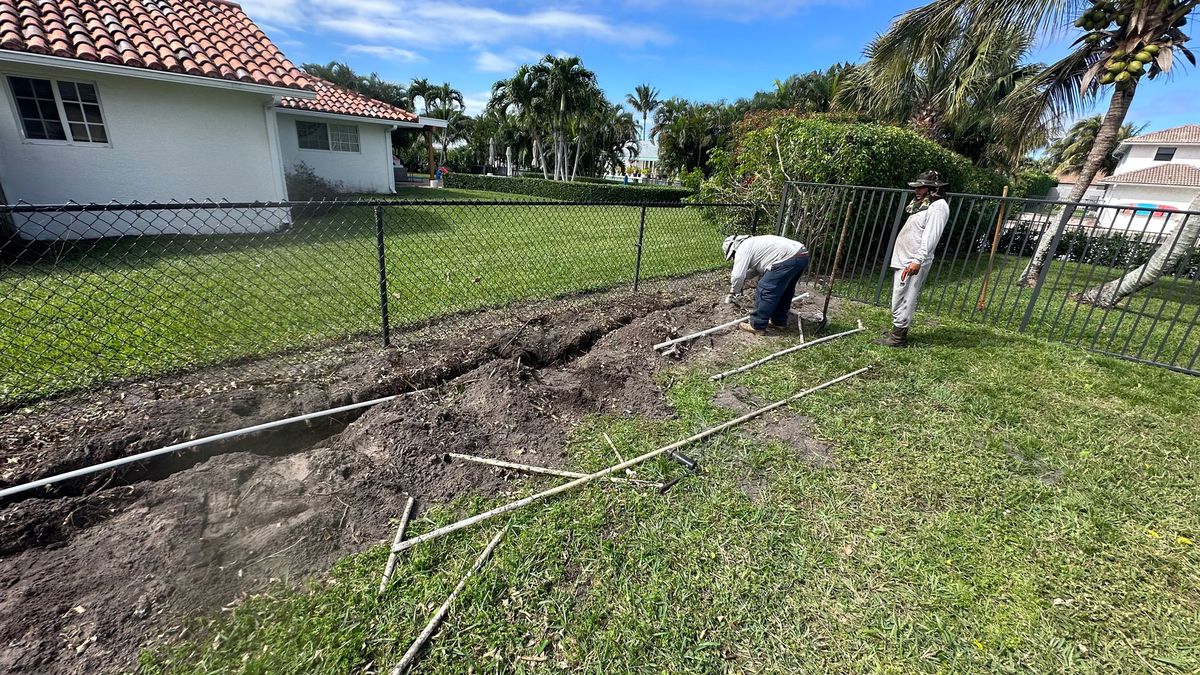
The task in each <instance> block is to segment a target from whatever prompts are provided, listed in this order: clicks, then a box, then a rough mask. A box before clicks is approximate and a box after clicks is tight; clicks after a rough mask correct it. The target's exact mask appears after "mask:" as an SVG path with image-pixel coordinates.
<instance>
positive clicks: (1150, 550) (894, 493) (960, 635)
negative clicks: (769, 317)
mask: <svg viewBox="0 0 1200 675" xmlns="http://www.w3.org/2000/svg"><path fill="white" fill-rule="evenodd" d="M857 316H861V317H862V318H864V319H865V320H866V321H868V322H869V324H871V325H875V326H879V325H884V324H885V323H886V316H885V314H884V312H883V311H882V310H878V309H872V308H861V307H859V306H855V305H851V306H848V307H846V308H845V309H844V310H843V314H842V315H841V316H839V317H838V325H835V326H833V327H832V328H831V329H830V330H831V331H833V330H841V329H844V328H845V327H846V326H848V325H850V324H851V322H852V321H853V320H854V319H855V318H857ZM926 325H927V324H926ZM917 337H918V339H919V346H917V347H914V348H911V349H908V350H898V351H892V350H885V349H883V348H880V347H875V346H873V345H871V344H870V339H871V338H870V336H868V335H866V334H860V335H857V336H853V337H851V338H847V339H845V340H842V341H838V342H834V343H830V344H828V345H825V346H822V347H817V348H814V349H813V350H806V351H802V352H799V353H797V354H795V355H792V356H790V357H786V358H784V359H779V360H777V361H774V362H772V363H770V364H768V365H766V366H763V367H761V368H759V369H757V370H755V371H752V372H750V373H747V374H743V375H740V376H738V377H736V378H731V380H728V381H726V382H724V383H723V384H722V385H720V386H725V387H732V386H737V385H743V386H746V387H748V388H750V390H751V391H753V392H754V393H755V394H756V395H757V396H758V397H760V398H761V399H762V400H764V401H772V400H777V399H779V398H782V397H785V396H787V395H789V394H791V393H793V392H795V391H798V390H800V389H802V388H806V387H809V386H812V385H815V384H817V383H819V382H822V381H824V380H826V379H829V378H831V377H833V376H836V375H839V374H842V373H845V372H848V371H850V370H853V369H856V368H858V367H860V366H863V365H867V364H871V365H874V366H875V368H874V370H872V371H871V372H870V373H868V374H867V375H865V376H863V377H860V378H857V379H854V380H851V381H849V382H847V383H844V384H842V385H837V386H835V387H833V388H830V389H828V390H825V391H823V392H820V393H818V394H816V395H813V396H810V397H808V398H806V399H804V400H802V401H801V402H798V403H795V404H793V405H792V406H791V414H796V415H804V416H807V417H810V418H811V419H812V424H813V430H814V433H815V435H816V436H818V437H819V438H820V439H821V440H823V441H826V442H828V443H830V444H832V445H833V447H834V458H835V462H836V465H835V466H834V467H832V468H820V467H817V466H814V465H813V464H810V463H808V462H806V461H805V460H804V459H803V458H801V457H799V456H798V455H797V453H796V451H795V450H793V449H791V448H788V447H784V446H781V445H779V444H776V443H767V442H761V441H760V440H758V439H756V438H753V437H745V436H743V435H741V434H738V433H736V432H727V433H725V434H723V435H720V436H717V437H714V438H713V439H711V440H710V441H709V442H707V443H706V444H704V445H703V446H699V447H693V448H692V449H691V450H690V452H691V454H694V455H696V456H698V457H699V458H700V459H701V460H702V462H703V464H704V467H705V474H704V475H703V476H702V477H699V478H692V479H688V480H686V481H684V482H683V483H681V484H679V485H678V486H676V488H675V489H674V490H673V491H672V492H671V493H669V494H668V495H667V496H659V495H657V494H638V493H635V492H630V491H626V490H615V489H608V488H604V487H594V488H585V489H584V490H583V491H581V492H580V493H575V494H571V495H567V496H565V497H562V498H559V499H557V500H554V501H551V502H547V503H544V504H541V505H535V506H533V507H531V508H528V509H526V510H524V511H521V512H518V513H517V514H514V515H513V516H512V518H511V521H503V520H502V521H500V522H494V523H490V524H487V525H484V526H481V527H479V528H478V529H474V530H468V531H466V532H464V533H459V534H455V535H451V536H449V537H445V538H442V539H438V540H435V541H433V542H429V543H427V544H423V545H420V546H418V547H417V548H416V549H414V550H413V551H412V554H411V555H405V556H402V557H401V562H400V566H399V568H398V570H397V573H396V576H395V579H396V582H395V584H394V585H393V586H392V587H391V589H390V591H389V593H388V594H387V595H386V596H385V597H384V598H383V599H382V600H380V601H377V600H376V599H375V588H376V586H377V584H378V579H379V574H380V572H381V570H382V568H383V564H384V559H385V558H386V547H385V546H378V547H376V548H374V549H372V550H370V551H369V552H367V553H364V554H361V555H358V556H354V557H351V558H349V559H346V560H345V561H343V562H342V563H341V564H339V565H338V566H337V567H336V568H335V569H334V570H333V572H332V575H331V577H330V579H328V580H326V579H318V580H315V581H313V582H312V583H311V585H310V586H309V587H308V590H307V591H304V592H293V591H288V590H285V589H284V588H282V587H279V588H276V589H275V590H272V591H270V592H267V593H264V594H262V595H259V596H255V597H253V598H250V599H248V600H246V601H245V602H243V603H241V605H240V606H239V607H237V608H236V609H234V610H233V611H229V612H223V613H221V614H220V615H219V616H215V617H212V618H198V619H197V624H198V625H197V626H196V627H195V629H194V630H193V631H191V632H189V633H188V638H187V639H186V640H185V641H184V642H181V643H176V644H173V645H170V646H168V647H163V648H159V649H157V650H154V651H149V652H146V653H144V654H143V655H142V664H143V665H144V666H145V667H146V669H147V671H148V672H154V673H214V672H222V673H226V672H229V673H268V672H269V673H301V672H303V673H343V672H350V671H352V670H355V669H358V668H361V667H362V666H363V665H365V664H366V663H368V662H371V661H373V662H375V663H376V664H377V665H378V666H379V670H380V671H381V672H385V671H384V669H386V668H390V667H391V666H392V665H393V664H394V663H395V662H396V660H397V659H398V658H399V656H400V654H402V653H403V652H404V651H405V649H406V648H407V647H408V644H409V643H410V642H411V640H412V639H413V638H414V636H415V635H416V634H417V633H418V632H419V631H420V629H421V627H422V626H423V624H424V622H425V620H426V619H427V617H428V615H429V614H430V612H431V611H432V610H433V608H435V607H436V606H437V605H438V604H439V603H440V602H441V601H442V600H443V599H444V598H445V596H446V595H447V593H448V592H449V590H450V588H451V587H452V586H453V585H454V584H455V582H456V581H457V579H458V577H459V576H460V575H461V574H462V572H463V571H464V570H465V569H466V568H467V567H468V566H469V565H470V563H471V561H472V560H473V558H474V556H475V555H476V554H477V552H478V551H479V550H480V549H481V548H482V546H483V544H484V542H485V541H486V540H487V539H488V538H489V537H490V536H491V535H492V533H493V532H495V530H496V528H498V527H500V526H502V525H503V524H504V523H505V522H507V523H508V524H509V525H510V527H511V530H510V532H509V535H508V536H507V538H506V540H505V541H504V542H502V544H501V546H500V548H499V549H498V550H497V551H496V555H495V556H494V557H493V559H492V561H491V562H490V563H489V564H488V565H487V567H486V568H485V569H484V571H483V572H482V573H481V575H480V576H478V577H477V578H476V579H475V580H474V581H472V582H471V583H469V584H468V585H467V587H466V590H465V591H464V594H463V595H462V596H461V597H460V599H459V602H458V603H457V605H456V606H455V607H454V609H453V610H452V612H451V614H450V616H449V618H448V620H447V621H446V623H445V624H444V625H443V626H442V628H441V630H440V631H439V632H438V634H437V635H436V636H435V637H434V638H433V640H432V644H431V648H430V650H429V651H428V653H427V655H426V656H425V657H424V659H423V661H422V662H421V663H420V665H419V667H418V669H417V672H420V673H447V674H450V673H455V674H457V673H465V672H476V673H495V672H515V673H532V672H547V673H549V672H564V671H566V672H589V673H624V672H636V673H663V672H670V673H714V672H737V673H751V672H754V673H759V672H769V673H827V672H838V673H866V672H875V673H913V672H929V673H968V672H971V673H997V672H999V673H1004V672H1037V673H1056V672H1079V673H1117V672H1120V673H1182V672H1196V670H1197V669H1200V551H1198V549H1197V546H1196V542H1197V541H1200V500H1198V499H1197V498H1196V495H1197V494H1200V446H1197V444H1196V438H1197V437H1198V436H1200V416H1198V415H1197V414H1196V411H1197V409H1198V406H1200V379H1197V378H1193V377H1188V376H1185V375H1181V374H1177V373H1172V372H1169V371H1167V370H1163V369H1156V368H1151V367H1148V366H1140V365H1137V364H1132V363H1128V362H1124V361H1118V360H1115V359H1111V358H1108V357H1104V356H1098V355H1093V354H1089V353H1087V352H1084V351H1081V350H1077V349H1074V348H1071V347H1067V346H1061V345H1055V344H1051V343H1047V342H1044V341H1041V340H1038V339H1035V338H1031V337H1027V336H1015V335H1012V334H1011V333H1006V332H998V331H995V330H994V329H991V328H989V327H985V326H979V325H975V324H968V323H963V322H957V321H953V320H945V321H942V322H941V323H940V324H939V325H938V326H937V327H923V328H921V329H920V331H919V332H918V334H917ZM791 339H793V338H790V337H788V338H776V339H772V340H770V341H764V343H763V346H762V347H760V348H758V349H756V350H753V351H752V352H751V353H746V354H730V355H728V357H727V362H726V363H721V364H714V365H712V366H711V370H717V369H721V368H723V366H726V365H732V364H739V363H743V362H746V361H748V360H750V359H751V358H753V357H755V356H757V355H759V354H761V353H765V352H766V351H768V350H769V349H774V348H778V347H779V346H782V345H783V344H787V343H788V342H789V341H790V340H791ZM709 372H710V370H708V369H698V370H696V369H693V370H681V371H678V372H675V373H672V374H671V375H670V376H669V377H667V378H665V380H664V383H665V384H666V385H667V386H668V388H669V397H670V400H671V401H672V403H673V405H674V407H675V410H676V412H677V414H678V419H677V420H673V421H669V422H658V421H649V420H645V419H639V418H609V417H603V418H600V417H598V418H594V419H592V420H591V421H590V422H589V423H587V424H586V425H585V426H584V428H582V429H580V430H578V431H577V433H575V434H574V436H573V439H572V441H571V443H570V445H569V448H568V450H569V457H570V462H571V464H572V465H573V466H575V467H578V468H580V469H596V468H599V467H603V466H606V465H608V464H610V463H611V462H612V458H611V452H610V451H609V450H608V449H607V446H606V445H605V442H604V441H603V438H602V435H601V434H602V433H603V432H608V433H609V434H610V435H612V436H613V438H614V440H616V441H617V443H618V444H620V445H621V446H622V449H623V451H624V452H625V453H626V456H630V455H634V454H636V453H638V452H642V451H646V450H649V449H651V448H654V447H657V446H659V445H662V444H664V443H667V442H670V441H673V440H676V439H679V438H682V437H685V436H687V435H689V434H691V433H694V432H696V431H699V430H701V429H703V428H706V427H709V426H711V425H713V424H716V423H719V422H721V421H723V420H727V419H730V418H731V417H732V416H733V415H734V413H731V412H729V411H726V410H723V409H719V408H715V407H713V405H712V404H711V403H710V400H711V398H712V397H713V395H714V394H715V392H716V391H717V390H718V386H719V385H716V384H714V383H710V382H709V381H708V379H707V375H708V374H709ZM677 470H678V469H677V467H676V466H674V465H671V464H669V463H668V462H666V461H661V462H653V463H651V464H649V465H647V466H645V467H644V468H642V469H641V471H640V473H641V475H642V476H643V477H654V476H657V475H664V476H665V475H674V474H675V473H676V472H677ZM748 482H752V483H755V484H757V485H758V486H759V489H760V492H759V494H758V495H757V498H756V499H750V498H749V497H748V496H747V494H746V493H745V492H744V491H743V489H742V487H740V486H741V485H744V484H746V483H748ZM539 484H541V483H539ZM488 505H489V504H487V503H482V502H480V501H478V500H468V501H463V502H461V503H458V504H454V505H451V506H450V507H448V508H441V509H435V510H433V511H431V512H429V513H428V514H426V515H425V516H424V517H422V518H421V519H420V520H419V521H417V522H416V523H415V524H414V527H413V528H412V533H413V534H417V533H420V532H423V531H428V530H430V529H432V528H434V527H436V526H438V525H442V524H445V523H448V522H450V521H451V520H454V519H455V518H456V517H459V516H462V515H465V514H466V513H468V512H472V511H476V510H480V509H482V508H483V507H485V506H488ZM385 534H387V533H379V536H380V537H381V538H383V537H384V536H385ZM387 536H388V538H389V540H390V535H387Z"/></svg>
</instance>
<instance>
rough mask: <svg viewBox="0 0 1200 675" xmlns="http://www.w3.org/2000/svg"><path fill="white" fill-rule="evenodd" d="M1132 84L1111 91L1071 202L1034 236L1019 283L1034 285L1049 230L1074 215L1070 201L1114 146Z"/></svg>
mask: <svg viewBox="0 0 1200 675" xmlns="http://www.w3.org/2000/svg"><path fill="white" fill-rule="evenodd" d="M1136 88H1137V85H1136V84H1132V85H1130V86H1129V87H1128V88H1126V89H1119V88H1118V89H1116V90H1115V91H1113V95H1112V99H1111V100H1110V101H1109V103H1108V112H1106V113H1105V114H1104V121H1103V122H1101V123H1100V130H1099V131H1098V132H1096V140H1095V142H1094V143H1092V150H1091V152H1089V153H1088V156H1087V159H1086V160H1084V162H1083V168H1081V169H1080V170H1079V177H1078V179H1076V181H1075V187H1073V188H1071V194H1070V195H1068V196H1067V201H1068V202H1071V204H1072V205H1071V206H1066V207H1063V212H1062V215H1061V216H1060V217H1059V219H1058V225H1057V229H1056V230H1050V229H1049V228H1047V229H1046V231H1045V232H1044V233H1042V237H1041V239H1039V240H1038V246H1037V250H1035V251H1034V252H1033V257H1032V258H1030V259H1029V265H1027V266H1026V267H1025V271H1024V272H1022V273H1021V280H1020V283H1021V285H1023V286H1025V287H1026V288H1032V287H1033V286H1035V285H1037V280H1038V278H1039V277H1040V276H1041V273H1042V268H1043V267H1044V266H1045V265H1046V259H1047V258H1048V257H1049V256H1050V255H1051V253H1052V252H1051V251H1050V242H1051V241H1052V240H1053V239H1054V237H1053V236H1052V235H1053V233H1054V232H1055V231H1057V230H1058V229H1062V228H1064V227H1066V224H1067V223H1068V222H1069V221H1070V220H1071V218H1072V217H1073V216H1074V215H1075V206H1074V204H1078V203H1079V202H1081V201H1083V196H1084V195H1085V194H1087V191H1088V188H1089V187H1091V185H1092V179H1093V178H1095V177H1096V174H1097V173H1098V172H1099V171H1100V166H1101V165H1102V164H1103V163H1104V159H1105V158H1106V157H1108V154H1109V153H1110V152H1112V151H1113V148H1115V147H1116V145H1117V135H1118V134H1119V133H1120V132H1121V125H1122V124H1123V123H1124V122H1125V115H1126V114H1127V113H1128V112H1129V104H1130V103H1132V102H1133V92H1134V90H1135V89H1136Z"/></svg>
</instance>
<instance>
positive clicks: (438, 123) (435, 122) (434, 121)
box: [413, 117, 450, 129]
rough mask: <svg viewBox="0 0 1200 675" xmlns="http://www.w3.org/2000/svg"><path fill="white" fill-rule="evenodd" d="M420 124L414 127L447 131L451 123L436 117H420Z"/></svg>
mask: <svg viewBox="0 0 1200 675" xmlns="http://www.w3.org/2000/svg"><path fill="white" fill-rule="evenodd" d="M418 119H419V123H418V124H415V125H413V126H417V127H433V128H435V129H445V128H446V126H447V125H449V124H450V123H449V122H447V121H446V120H441V119H438V118H436V117H420V118H418Z"/></svg>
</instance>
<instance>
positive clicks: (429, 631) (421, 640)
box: [392, 528, 508, 675]
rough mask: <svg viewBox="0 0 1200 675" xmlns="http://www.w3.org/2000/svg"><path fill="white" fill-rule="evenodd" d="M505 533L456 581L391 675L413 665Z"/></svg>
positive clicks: (495, 539)
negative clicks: (452, 605)
mask: <svg viewBox="0 0 1200 675" xmlns="http://www.w3.org/2000/svg"><path fill="white" fill-rule="evenodd" d="M507 531H508V528H504V529H502V530H500V531H499V532H497V533H496V536H494V537H492V540H491V541H489V542H488V545H487V547H486V548H484V549H483V552H482V553H480V554H479V557H478V558H476V559H475V564H474V565H472V566H471V569H469V570H467V573H466V574H464V575H463V578H461V579H459V580H458V585H457V586H455V587H454V590H453V591H450V597H448V598H446V601H445V602H443V603H442V606H441V607H439V608H438V611H437V613H436V614H434V615H433V617H432V618H430V619H429V623H428V624H426V625H425V630H423V631H421V634H420V635H418V636H417V639H416V641H415V642H413V643H412V646H411V647H409V648H408V651H407V652H404V656H403V657H402V658H401V659H400V663H397V664H396V667H395V668H393V669H392V675H400V674H401V673H403V672H404V671H406V670H408V668H409V666H411V665H412V664H413V661H415V660H416V658H417V652H419V651H421V647H423V646H425V643H426V642H428V641H429V638H430V636H432V635H433V631H435V630H437V627H438V624H440V623H441V622H442V619H444V618H446V614H447V613H448V612H449V611H450V605H451V604H452V603H453V602H454V599H455V598H457V597H458V594H459V593H460V592H462V589H463V587H464V586H466V585H467V580H468V579H470V578H471V577H473V576H475V573H476V572H478V571H479V568H481V567H483V563H485V562H487V559H488V557H490V556H491V555H492V551H493V550H494V549H495V548H496V545H497V544H499V543H500V538H501V537H503V536H504V533H505V532H507Z"/></svg>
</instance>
